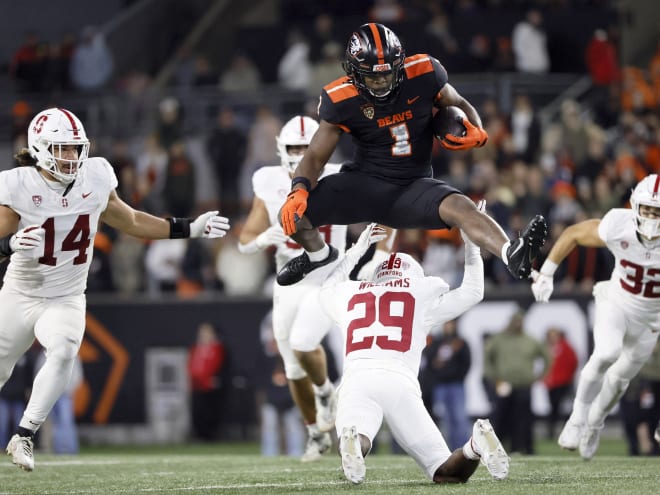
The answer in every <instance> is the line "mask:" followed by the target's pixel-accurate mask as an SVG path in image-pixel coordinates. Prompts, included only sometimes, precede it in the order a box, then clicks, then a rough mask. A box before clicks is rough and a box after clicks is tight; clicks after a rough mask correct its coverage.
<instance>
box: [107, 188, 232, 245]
mask: <svg viewBox="0 0 660 495" xmlns="http://www.w3.org/2000/svg"><path fill="white" fill-rule="evenodd" d="M101 220H103V221H104V222H105V223H107V224H108V225H110V226H111V227H113V228H115V229H118V230H121V231H122V232H125V233H127V234H130V235H133V236H135V237H140V238H142V239H177V238H178V239H181V238H187V237H192V238H196V237H205V238H209V239H214V238H217V237H223V236H224V235H225V234H226V233H227V232H228V231H229V220H228V219H227V218H225V217H221V216H219V215H218V212H217V211H207V212H206V213H202V214H201V215H199V216H198V217H197V218H195V219H190V218H159V217H156V216H154V215H151V214H149V213H147V212H144V211H140V210H135V209H133V208H131V207H130V206H129V205H127V204H126V203H125V202H124V201H122V200H121V198H119V196H118V195H117V192H116V191H112V192H111V193H110V198H109V200H108V206H107V207H106V209H105V211H104V212H103V214H102V215H101Z"/></svg>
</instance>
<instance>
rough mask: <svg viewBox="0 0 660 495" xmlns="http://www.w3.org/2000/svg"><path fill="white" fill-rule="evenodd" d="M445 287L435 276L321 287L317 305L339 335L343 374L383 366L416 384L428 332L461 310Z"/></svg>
mask: <svg viewBox="0 0 660 495" xmlns="http://www.w3.org/2000/svg"><path fill="white" fill-rule="evenodd" d="M388 284H392V286H390V285H388ZM393 285H397V286H396V287H395V286H393ZM448 289H449V287H448V285H447V283H446V282H445V281H444V280H442V279H441V278H438V277H425V278H418V279H407V278H406V279H397V280H393V281H389V282H385V283H383V284H375V283H373V282H362V281H346V282H342V283H339V284H336V285H334V286H333V285H331V286H329V287H324V288H323V289H322V290H321V294H320V300H321V304H322V305H323V308H324V309H325V310H326V312H327V313H328V315H330V317H331V318H332V319H333V320H335V322H336V323H337V324H338V325H339V327H340V328H341V329H342V333H343V336H344V350H345V358H344V374H346V375H348V374H350V373H351V372H352V371H359V370H364V369H388V370H392V371H397V372H399V373H402V374H405V375H407V376H408V377H410V378H411V379H412V380H413V381H414V382H415V383H417V375H418V372H419V365H420V360H421V356H422V350H423V349H424V347H426V337H427V335H428V334H429V333H430V332H431V331H432V330H434V329H438V328H439V327H440V325H442V324H443V323H444V322H446V321H448V320H451V319H453V318H454V317H456V316H458V314H460V313H462V312H463V311H465V308H463V307H461V305H460V304H455V303H453V302H452V301H453V299H452V297H451V296H450V294H452V293H456V291H458V289H456V291H450V292H449V293H447V290H448ZM459 292H460V291H459ZM447 296H450V297H447ZM457 312H458V313H457Z"/></svg>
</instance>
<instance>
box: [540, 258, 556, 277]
mask: <svg viewBox="0 0 660 495" xmlns="http://www.w3.org/2000/svg"><path fill="white" fill-rule="evenodd" d="M558 266H559V265H558V264H557V263H555V262H554V261H552V260H550V259H549V258H547V259H546V260H545V261H544V262H543V265H542V266H541V269H540V270H539V272H540V273H541V274H543V275H547V276H549V277H552V276H553V275H554V274H555V272H556V271H557V267H558Z"/></svg>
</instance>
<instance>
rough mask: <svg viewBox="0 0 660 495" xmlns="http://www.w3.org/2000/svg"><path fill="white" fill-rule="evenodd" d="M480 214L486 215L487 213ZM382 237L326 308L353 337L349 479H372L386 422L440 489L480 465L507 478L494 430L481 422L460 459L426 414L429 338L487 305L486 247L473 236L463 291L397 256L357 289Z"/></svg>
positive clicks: (359, 247) (335, 276)
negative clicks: (373, 455)
mask: <svg viewBox="0 0 660 495" xmlns="http://www.w3.org/2000/svg"><path fill="white" fill-rule="evenodd" d="M479 208H480V211H483V209H484V205H483V204H480V205H479ZM382 235H383V234H382V231H381V229H380V228H379V227H377V226H376V225H375V224H370V225H369V226H368V227H367V228H366V229H365V231H364V232H363V233H362V234H361V236H360V238H359V239H358V241H357V243H356V244H355V245H354V246H353V247H352V248H351V249H349V250H348V251H347V252H346V255H345V258H344V259H343V260H342V261H341V262H340V263H339V265H337V267H336V268H335V269H334V270H333V271H332V272H331V274H330V276H329V278H328V279H327V280H326V282H325V283H324V285H323V287H322V289H321V292H320V298H321V303H322V305H323V307H324V309H325V310H326V311H327V312H328V314H329V315H330V316H331V317H332V318H333V319H334V320H335V321H336V322H337V323H338V324H339V326H340V328H341V329H342V332H343V333H344V338H345V353H346V355H345V359H344V370H343V377H342V381H341V384H340V386H339V388H338V391H337V393H338V404H337V418H336V422H335V428H336V431H337V434H338V436H339V451H340V454H341V461H342V468H343V470H344V474H345V476H346V478H347V479H348V480H350V481H352V482H353V483H361V482H362V481H364V478H365V474H366V465H365V461H364V456H366V455H367V454H368V452H369V450H370V449H371V445H372V442H373V439H374V437H375V436H376V434H377V433H378V430H379V429H380V426H381V424H382V422H383V419H385V420H386V421H387V424H388V425H389V427H390V430H391V432H392V435H393V436H394V438H395V439H396V441H397V442H398V443H399V445H401V447H402V448H403V449H404V450H405V451H406V452H407V453H408V454H409V455H410V456H412V457H413V458H414V459H415V461H416V462H417V464H419V466H420V467H421V468H422V469H423V470H424V472H425V473H426V475H427V476H428V477H429V478H430V479H432V480H433V481H434V482H435V483H465V482H466V481H467V480H468V479H469V478H470V476H471V475H472V474H473V473H474V471H475V470H476V469H477V467H478V465H479V461H480V460H481V462H482V463H483V464H484V465H485V466H486V468H487V469H488V471H489V472H490V474H491V475H492V476H493V477H494V478H495V479H504V478H506V476H507V475H508V471H509V457H508V456H507V454H506V452H505V451H504V449H503V447H502V444H501V443H500V441H499V440H498V438H497V436H496V435H495V432H494V431H493V428H492V427H491V425H490V422H489V421H488V420H487V419H478V420H477V421H476V422H475V423H474V427H473V430H472V437H471V438H470V440H468V442H467V443H466V444H465V445H464V446H463V447H462V448H460V449H456V450H455V451H454V452H451V451H450V450H449V447H448V446H447V443H446V442H445V439H444V438H443V436H442V433H441V432H440V431H439V430H438V428H437V426H436V425H435V423H434V422H433V420H432V419H431V416H430V415H429V413H428V411H427V410H426V408H425V407H424V403H423V402H422V396H421V390H420V386H419V382H418V380H417V375H418V372H419V365H420V359H421V354H422V349H423V348H424V347H425V345H426V338H427V335H428V334H429V332H430V331H431V330H435V329H438V330H439V329H440V328H441V327H442V324H443V323H445V322H446V321H449V320H452V319H454V318H456V317H457V316H459V315H460V314H461V313H463V312H465V311H466V310H467V309H468V308H470V307H472V306H474V305H475V304H477V303H478V302H479V301H481V300H482V298H483V291H484V278H483V261H482V259H481V255H480V251H479V248H478V247H477V246H476V245H475V244H473V243H472V242H471V241H470V240H469V239H468V238H467V236H465V235H464V236H463V238H464V241H465V276H464V279H463V284H462V285H461V286H460V287H459V288H457V289H455V290H449V286H448V285H447V283H446V282H445V281H444V280H442V279H441V278H439V277H425V276H424V272H423V271H422V267H421V266H420V265H419V263H417V262H416V261H415V260H414V259H413V258H412V257H410V256H409V255H407V254H404V253H392V254H391V255H390V257H389V259H388V260H387V261H385V262H383V263H382V264H381V265H380V266H378V267H377V268H376V271H375V272H374V274H373V277H372V279H371V281H362V282H361V281H349V280H348V275H349V273H350V272H351V270H352V268H353V266H354V265H355V263H356V262H357V261H358V260H359V258H360V257H361V256H362V254H363V253H364V252H365V251H366V250H367V248H368V247H369V245H370V244H371V243H373V242H376V241H377V240H379V239H380V237H382Z"/></svg>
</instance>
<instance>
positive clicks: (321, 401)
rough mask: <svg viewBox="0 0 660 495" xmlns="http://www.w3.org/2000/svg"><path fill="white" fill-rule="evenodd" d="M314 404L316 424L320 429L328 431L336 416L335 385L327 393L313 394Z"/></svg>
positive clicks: (332, 426)
mask: <svg viewBox="0 0 660 495" xmlns="http://www.w3.org/2000/svg"><path fill="white" fill-rule="evenodd" d="M314 405H315V406H316V426H318V427H319V430H320V431H323V432H325V431H330V430H332V428H334V426H335V418H336V417H337V392H335V387H332V390H331V391H330V393H328V394H327V395H320V394H315V395H314Z"/></svg>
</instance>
